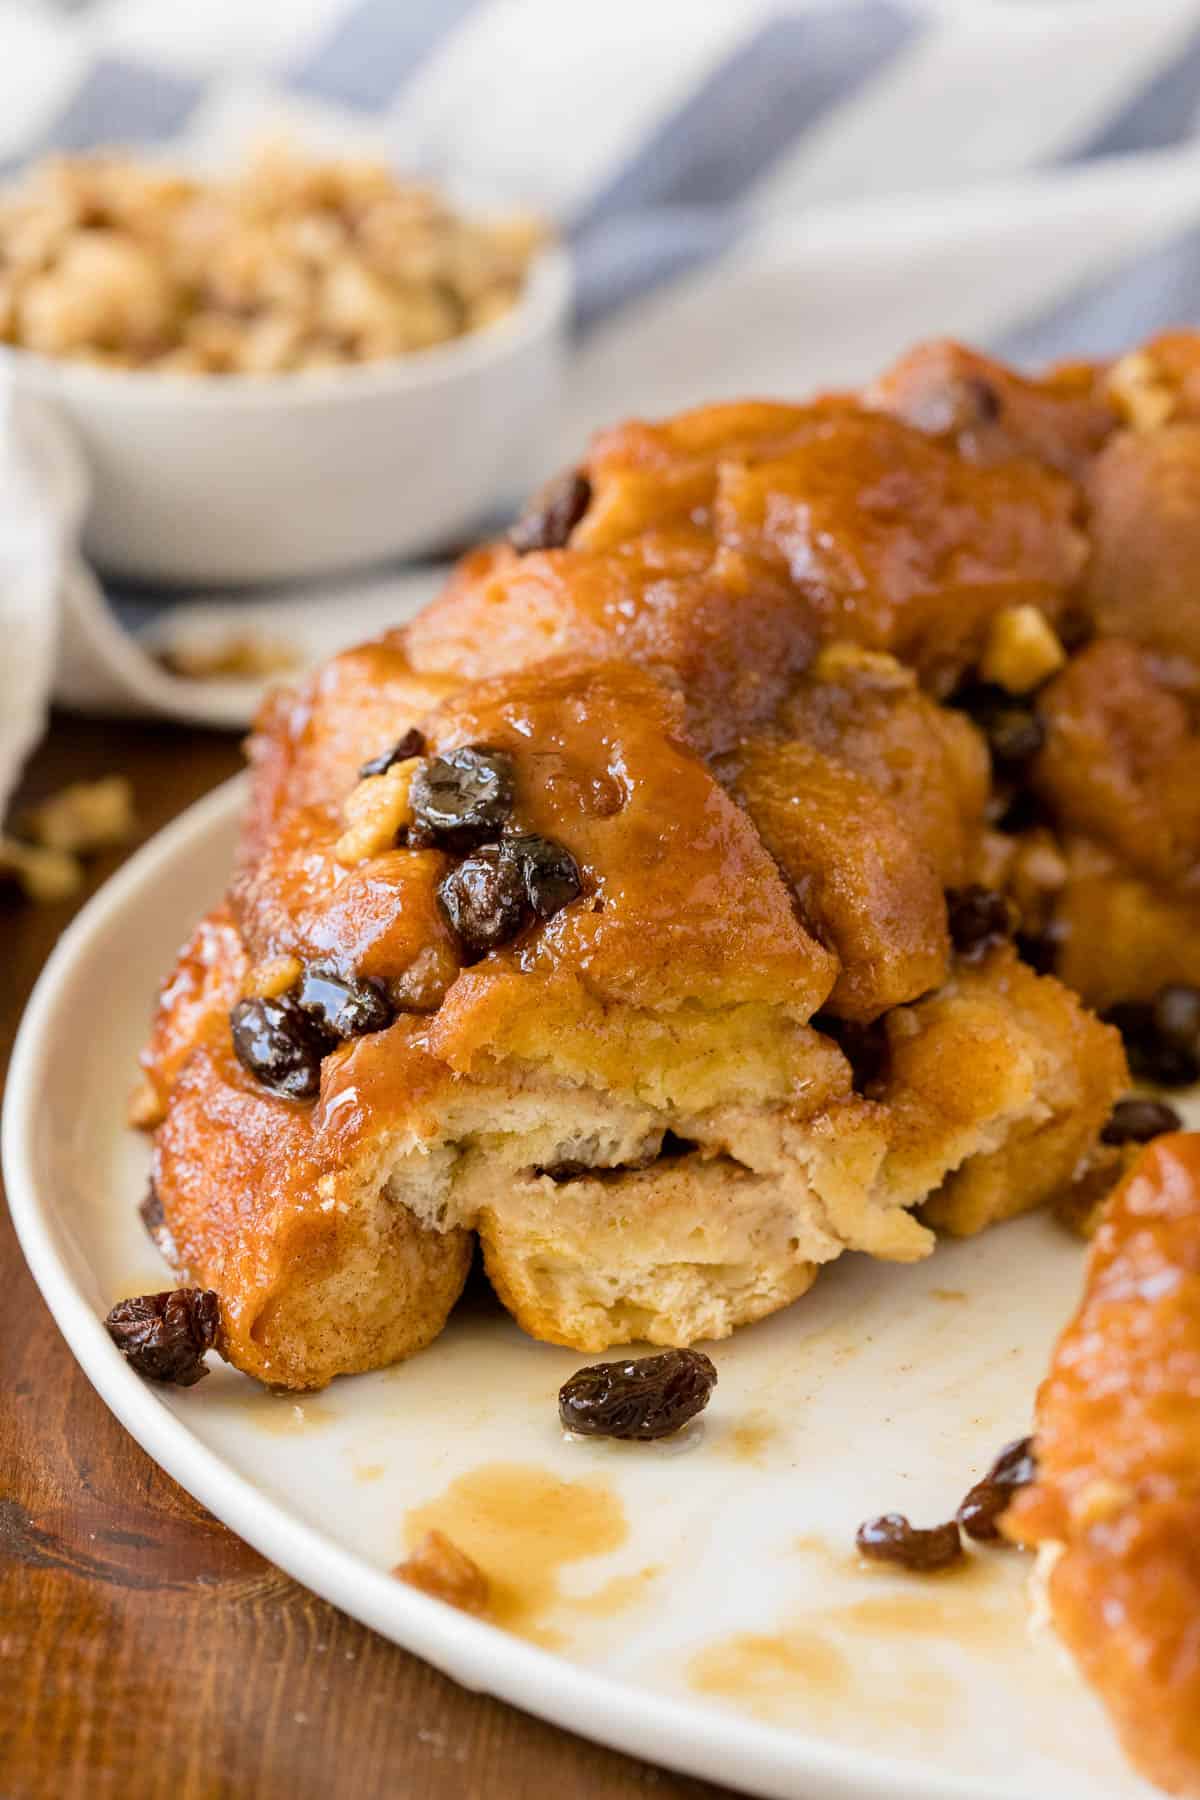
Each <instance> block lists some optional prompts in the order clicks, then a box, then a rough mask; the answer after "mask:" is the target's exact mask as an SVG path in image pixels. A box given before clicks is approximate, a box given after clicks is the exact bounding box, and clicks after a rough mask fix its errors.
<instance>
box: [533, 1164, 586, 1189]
mask: <svg viewBox="0 0 1200 1800" xmlns="http://www.w3.org/2000/svg"><path fill="white" fill-rule="evenodd" d="M533 1172H534V1174H535V1175H548V1176H549V1178H550V1180H551V1181H552V1182H553V1183H554V1185H555V1186H556V1187H565V1186H566V1185H567V1183H568V1182H569V1181H578V1180H579V1179H580V1177H581V1176H584V1175H594V1174H595V1173H596V1165H595V1164H594V1163H585V1162H576V1161H574V1160H573V1159H572V1158H570V1157H567V1158H566V1159H565V1160H564V1161H563V1162H556V1163H535V1164H534V1169H533Z"/></svg>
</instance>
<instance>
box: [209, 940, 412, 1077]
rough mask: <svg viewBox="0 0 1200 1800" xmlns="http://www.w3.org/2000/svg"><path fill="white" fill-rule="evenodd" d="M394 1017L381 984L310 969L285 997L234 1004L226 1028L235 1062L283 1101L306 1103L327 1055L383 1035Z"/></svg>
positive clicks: (331, 970) (392, 1009) (323, 969)
mask: <svg viewBox="0 0 1200 1800" xmlns="http://www.w3.org/2000/svg"><path fill="white" fill-rule="evenodd" d="M394 1017H395V1009H394V1008H393V1006H392V1003H391V1001H390V1000H389V999H388V996H387V992H386V990H385V989H384V987H383V985H382V983H381V982H378V981H370V980H358V979H355V978H354V977H352V976H344V975H339V974H338V973H337V972H336V970H333V969H326V968H318V967H314V968H311V969H306V970H305V971H304V973H303V975H302V976H301V977H300V980H299V981H298V982H297V983H296V986H295V987H294V988H291V989H289V990H288V992H287V993H285V994H278V995H276V996H275V997H274V998H273V999H264V998H254V999H250V1000H239V1001H238V1003H237V1005H236V1006H235V1007H234V1008H233V1011H232V1012H231V1013H230V1015H229V1024H230V1029H231V1031H232V1033H233V1048H234V1050H235V1051H236V1053H237V1058H238V1061H239V1062H240V1063H241V1064H242V1066H243V1068H245V1069H247V1070H248V1071H249V1073H250V1074H251V1075H253V1076H254V1078H255V1080H257V1081H259V1082H261V1084H262V1085H263V1087H266V1088H270V1090H271V1092H272V1093H275V1094H281V1095H282V1096H283V1097H284V1099H287V1100H311V1099H312V1098H313V1096H314V1095H315V1094H316V1093H317V1092H318V1090H319V1089H320V1086H321V1063H322V1060H323V1059H324V1058H325V1057H326V1056H328V1055H329V1052H330V1051H331V1050H334V1049H336V1048H337V1046H338V1045H339V1044H341V1043H345V1042H346V1041H347V1039H349V1038H355V1037H362V1036H363V1035H364V1033H366V1032H369V1031H383V1030H385V1029H386V1028H387V1026H389V1025H390V1024H391V1022H392V1020H393V1018H394Z"/></svg>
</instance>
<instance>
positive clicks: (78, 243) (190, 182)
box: [0, 145, 546, 672]
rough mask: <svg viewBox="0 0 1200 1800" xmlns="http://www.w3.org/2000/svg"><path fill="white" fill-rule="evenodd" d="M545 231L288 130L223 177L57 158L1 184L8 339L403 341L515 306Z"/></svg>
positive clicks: (408, 347) (283, 363)
mask: <svg viewBox="0 0 1200 1800" xmlns="http://www.w3.org/2000/svg"><path fill="white" fill-rule="evenodd" d="M545 240H546V228H545V226H544V225H543V224H542V223H541V221H539V220H537V219H535V218H533V217H532V216H531V215H529V214H527V213H518V214H513V215H511V216H510V217H507V218H506V217H498V218H491V219H489V218H469V217H467V216H465V215H464V214H462V213H459V212H457V211H455V210H454V209H453V208H452V207H451V206H450V204H449V202H448V201H447V200H446V199H444V198H443V197H442V196H441V195H439V194H438V193H436V192H435V191H434V190H433V189H432V188H429V187H426V186H423V185H419V184H417V183H415V182H406V181H403V180H401V179H399V178H398V177H397V176H395V175H394V174H393V173H392V172H391V170H390V169H389V168H387V167H386V165H385V164H383V163H379V162H369V161H360V160H356V159H353V158H348V157H346V158H339V159H338V160H337V161H331V162H319V161H309V160H307V159H306V158H304V157H302V156H300V155H297V154H294V153H293V152H291V151H289V150H288V149H287V148H286V147H285V146H280V145H276V146H274V147H270V148H268V149H266V150H265V151H263V152H262V153H261V154H260V155H259V156H258V157H256V158H255V159H253V160H252V161H251V162H250V164H249V166H248V167H247V168H246V169H244V170H243V171H242V172H241V173H240V174H239V175H236V176H234V177H231V178H228V179H224V180H217V179H206V180H200V179H189V178H188V177H185V176H182V175H178V174H171V173H165V172H164V171H163V170H162V169H160V168H156V167H154V166H153V165H152V164H150V163H148V162H141V161H139V160H137V159H135V158H134V157H133V156H130V155H127V154H119V153H98V154H93V155H87V156H75V157H62V158H56V159H52V160H48V161H46V162H43V163H40V164H38V165H37V166H36V167H35V168H33V169H32V170H30V171H29V172H28V173H27V174H26V175H25V177H24V178H23V179H22V180H21V181H20V183H19V184H17V185H14V186H13V187H10V188H9V189H7V190H6V191H5V192H3V193H0V270H2V273H0V340H3V341H7V342H9V343H14V344H20V345H22V346H24V347H25V348H27V349H31V350H37V351H39V352H41V353H43V354H45V355H48V356H74V357H79V358H82V359H85V360H87V361H90V362H98V363H101V364H104V365H106V366H108V367H111V368H153V369H162V370H167V371H171V372H175V373H185V374H193V375H231V374H242V375H254V376H264V377H265V376H269V375H275V374H280V373H284V372H287V371H291V370H307V369H317V368H328V367H333V366H336V365H339V364H345V363H353V362H366V361H371V360H373V359H376V358H380V357H390V356H399V355H403V354H406V353H408V352H411V351H415V350H422V349H425V348H427V347H429V346H430V345H433V344H441V343H444V342H446V341H448V340H449V339H452V338H458V337H461V336H463V335H464V334H465V333H467V332H471V331H477V330H480V329H482V328H484V327H485V326H487V325H490V324H492V323H493V322H494V321H495V320H497V319H500V318H502V317H503V316H504V315H505V314H506V313H508V312H510V311H511V310H512V308H513V307H514V306H515V305H516V304H517V302H518V301H519V300H520V298H521V295H522V293H523V291H524V288H525V284H526V281H527V279H528V274H529V268H530V265H531V263H532V261H533V259H534V257H535V256H536V255H537V253H538V251H539V249H540V248H541V247H542V245H543V244H544V243H545ZM222 672H225V671H222Z"/></svg>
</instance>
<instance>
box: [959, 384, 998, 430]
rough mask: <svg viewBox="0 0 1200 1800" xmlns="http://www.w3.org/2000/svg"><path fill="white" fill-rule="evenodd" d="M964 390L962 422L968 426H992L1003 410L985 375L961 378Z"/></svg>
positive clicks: (994, 390)
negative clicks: (964, 402) (964, 416)
mask: <svg viewBox="0 0 1200 1800" xmlns="http://www.w3.org/2000/svg"><path fill="white" fill-rule="evenodd" d="M963 387H964V389H965V395H964V399H965V401H966V405H965V407H964V409H963V410H964V411H965V412H966V413H967V417H966V418H965V419H964V420H963V421H962V425H963V427H964V428H965V427H966V426H968V425H994V424H995V423H996V421H997V419H998V418H999V417H1000V414H1001V413H1002V412H1003V410H1004V406H1003V402H1002V401H1001V399H1000V396H999V394H998V393H997V392H996V389H995V387H994V386H993V385H992V383H991V382H990V381H989V380H988V379H987V377H986V376H985V375H967V376H965V377H964V378H963Z"/></svg>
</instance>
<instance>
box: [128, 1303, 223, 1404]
mask: <svg viewBox="0 0 1200 1800" xmlns="http://www.w3.org/2000/svg"><path fill="white" fill-rule="evenodd" d="M104 1323H105V1326H106V1327H107V1329H108V1335H109V1337H110V1338H111V1339H112V1341H113V1343H114V1344H115V1345H116V1346H117V1349H118V1350H119V1351H120V1352H121V1355H122V1356H123V1357H124V1358H125V1360H126V1362H127V1363H128V1364H129V1366H130V1368H132V1369H136V1371H137V1373H138V1374H139V1375H144V1376H145V1377H146V1379H147V1380H149V1381H169V1382H173V1383H174V1385H175V1386H176V1387H193V1386H194V1385H195V1384H196V1382H198V1381H202V1380H203V1379H204V1377H205V1376H206V1375H207V1374H208V1367H207V1365H206V1363H205V1361H204V1353H205V1351H206V1350H213V1349H215V1348H216V1345H217V1339H218V1336H219V1332H220V1324H221V1310H220V1302H219V1301H218V1299H217V1296H216V1294H214V1293H213V1291H212V1289H211V1288H194V1287H193V1288H171V1289H169V1290H168V1291H167V1292H166V1293H163V1294H137V1295H134V1296H133V1297H132V1298H131V1299H129V1300H118V1301H117V1304H116V1305H115V1306H114V1307H113V1309H112V1311H111V1312H110V1313H109V1315H108V1317H107V1318H106V1319H105V1321H104Z"/></svg>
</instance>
